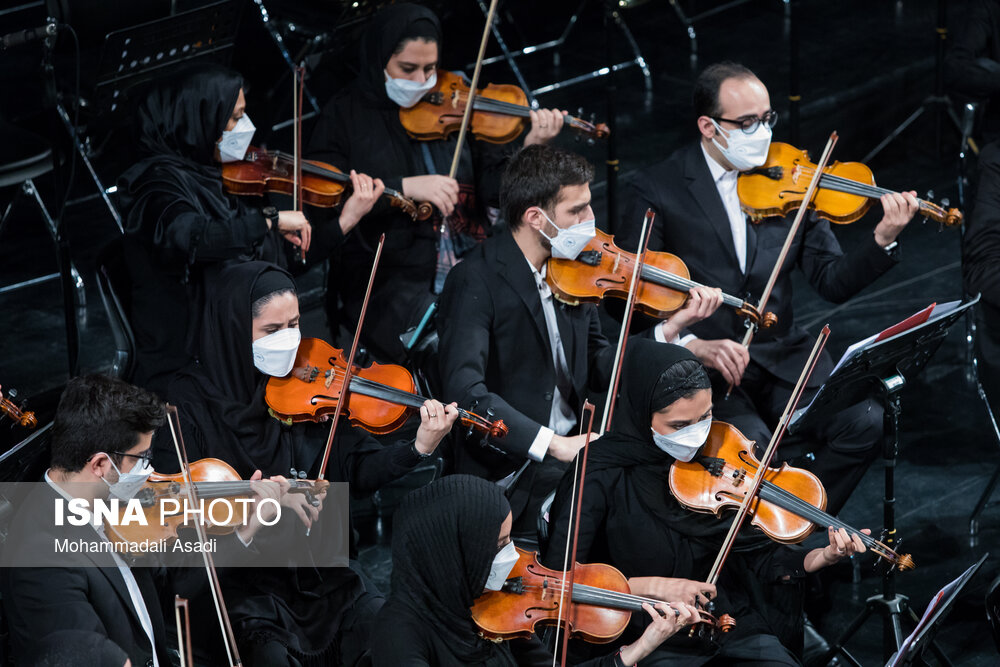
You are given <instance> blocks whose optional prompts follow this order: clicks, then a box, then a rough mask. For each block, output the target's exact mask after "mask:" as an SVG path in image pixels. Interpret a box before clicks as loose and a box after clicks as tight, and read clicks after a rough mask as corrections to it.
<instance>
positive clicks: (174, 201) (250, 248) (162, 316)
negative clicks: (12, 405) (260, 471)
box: [118, 65, 378, 395]
mask: <svg viewBox="0 0 1000 667" xmlns="http://www.w3.org/2000/svg"><path fill="white" fill-rule="evenodd" d="M135 126H136V127H135V132H136V135H137V136H136V138H135V146H136V150H137V152H138V158H139V159H138V161H137V162H136V163H135V164H133V165H132V166H131V167H129V168H128V170H126V171H125V172H124V173H123V174H122V175H121V177H120V179H119V181H118V198H119V203H120V206H121V210H122V215H123V218H124V220H123V224H124V227H125V253H124V257H125V261H126V263H127V266H128V271H129V276H130V282H131V294H130V298H129V301H130V303H131V317H130V321H131V325H132V328H133V331H134V334H135V339H136V347H137V352H136V362H137V365H136V376H135V381H136V382H137V383H138V384H140V385H142V386H145V387H149V388H152V389H154V390H155V391H157V392H159V393H160V394H161V395H162V394H164V393H165V392H166V388H167V385H168V384H169V381H170V377H171V375H172V373H173V372H174V371H176V370H178V369H179V368H181V367H182V366H184V365H185V364H186V363H187V362H188V361H189V360H190V359H191V358H192V356H193V355H194V354H195V353H196V352H197V350H196V349H194V348H193V343H194V342H196V338H197V336H196V332H197V330H198V327H197V321H196V320H197V317H198V316H199V314H200V312H201V309H202V294H203V290H204V283H205V281H206V280H210V279H211V276H212V273H213V271H215V270H216V269H217V268H218V266H220V265H221V264H222V263H224V262H226V261H233V260H237V261H243V260H248V259H266V260H268V261H271V262H276V263H278V264H282V265H283V264H285V263H287V256H288V255H290V254H293V253H302V252H305V251H308V250H309V249H310V248H311V247H312V246H313V245H317V246H322V248H320V247H317V249H316V251H318V252H323V251H325V252H329V250H328V247H329V246H330V245H331V244H333V245H335V244H336V239H337V238H342V237H343V234H344V233H346V232H347V231H349V230H350V228H351V227H352V226H353V225H354V224H356V223H357V221H358V220H360V218H361V216H362V215H364V214H365V213H367V211H368V210H370V208H371V206H372V204H373V203H374V201H375V199H376V198H377V196H378V192H377V184H375V183H374V182H373V181H372V179H371V178H369V177H368V176H365V175H358V174H354V175H353V176H352V179H353V180H354V181H355V188H354V194H353V195H352V196H351V198H350V199H349V200H348V201H347V202H346V203H345V204H344V207H343V208H344V213H343V214H342V215H341V217H340V226H339V227H336V226H335V225H333V226H327V227H323V228H317V229H316V230H314V229H313V227H312V226H311V225H310V224H309V221H308V220H307V219H306V218H305V216H304V215H303V214H302V213H301V212H299V211H288V210H285V211H278V210H277V209H276V208H274V207H273V206H271V207H269V206H267V205H266V202H264V201H259V198H246V197H235V196H232V195H229V194H227V193H226V192H225V191H224V190H223V184H222V177H221V166H220V165H221V163H222V162H230V161H235V160H240V159H242V158H243V155H244V154H245V152H246V149H247V146H249V145H250V142H251V140H252V138H253V135H254V129H255V128H254V125H253V122H252V121H251V120H250V116H249V115H248V114H247V110H246V98H245V96H244V91H243V78H242V77H241V76H240V75H239V74H237V73H236V72H233V71H232V70H229V69H225V68H223V67H219V66H216V65H201V66H197V67H191V68H188V69H185V70H182V71H181V72H178V73H177V74H175V75H173V76H172V77H171V78H169V79H167V80H165V81H162V82H159V83H157V84H156V85H155V87H152V88H151V89H150V90H148V91H147V92H146V94H145V95H144V96H143V97H142V98H141V100H140V101H139V103H138V108H137V110H136V113H135ZM334 227H336V229H334ZM314 231H315V232H316V233H317V235H318V237H319V238H318V239H317V240H318V241H320V243H317V244H314V243H313V240H314V239H313V233H314Z"/></svg>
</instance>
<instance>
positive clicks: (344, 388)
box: [316, 233, 385, 480]
mask: <svg viewBox="0 0 1000 667" xmlns="http://www.w3.org/2000/svg"><path fill="white" fill-rule="evenodd" d="M384 245H385V233H383V234H382V236H380V237H379V240H378V247H377V248H375V259H374V260H373V261H372V272H371V275H370V276H368V289H367V290H366V291H365V300H364V302H363V303H362V304H361V315H360V316H359V317H358V326H357V328H356V329H355V330H354V341H353V342H352V343H351V355H350V356H349V357H348V358H347V369H346V370H345V371H344V380H343V382H344V383H343V384H342V385H341V388H340V398H339V399H338V400H337V409H336V410H334V412H333V423H332V424H330V435H329V436H327V439H326V449H324V450H323V461H322V463H320V466H319V474H318V475H317V476H316V479H317V480H322V479H325V477H326V465H327V463H328V462H329V461H330V450H331V449H333V438H334V436H335V435H336V433H337V424H339V423H340V415H341V413H342V412H343V411H344V403H346V402H347V393H348V388H349V387H350V386H351V378H352V377H353V376H354V357H355V356H356V355H357V353H358V341H359V340H361V327H362V326H364V323H365V315H366V314H367V313H368V302H369V301H370V300H371V297H372V287H373V286H374V285H375V272H376V271H377V270H378V262H379V259H380V258H381V257H382V246H384Z"/></svg>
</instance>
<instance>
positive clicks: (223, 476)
mask: <svg viewBox="0 0 1000 667" xmlns="http://www.w3.org/2000/svg"><path fill="white" fill-rule="evenodd" d="M190 469H191V480H192V482H193V484H194V491H195V493H196V496H197V498H199V499H204V500H212V499H215V498H229V499H236V498H249V497H251V496H252V495H253V490H252V489H251V484H252V483H253V482H250V481H249V480H243V479H240V476H239V474H238V473H237V472H236V471H235V470H233V468H232V466H230V465H229V464H228V463H226V462H225V461H220V460H219V459H212V458H206V459H201V460H199V461H194V462H192V463H191V466H190ZM289 484H290V485H291V486H290V487H289V489H288V493H303V494H306V495H307V497H312V496H314V495H318V494H320V493H322V492H323V491H325V490H326V489H327V488H328V487H329V486H330V483H329V482H327V481H324V480H317V481H310V480H305V479H294V480H289ZM187 492H188V489H187V485H186V484H185V483H184V476H183V473H177V474H175V475H164V474H161V473H155V472H154V473H153V474H152V475H150V476H149V479H148V480H147V481H146V483H145V484H144V485H143V486H142V488H141V489H139V491H138V492H137V493H136V495H135V498H137V499H138V500H139V504H140V508H141V511H142V513H143V517H144V519H145V523H146V524H147V525H141V523H140V522H138V521H130V522H124V521H117V522H115V524H110V523H106V524H105V526H104V529H105V531H106V532H107V534H108V539H110V540H111V541H112V542H117V543H132V544H134V543H141V542H145V541H149V542H170V541H172V540H175V539H177V528H178V527H179V526H181V525H184V524H185V523H186V521H185V514H184V512H177V513H176V514H172V515H171V514H167V515H166V520H165V521H164V522H163V523H161V522H160V505H161V503H163V502H164V501H166V500H170V501H175V502H177V503H180V505H181V506H183V504H184V502H185V500H186V499H187ZM247 508H248V504H247V503H233V502H230V503H209V504H208V505H207V509H206V511H207V512H208V514H209V520H207V521H204V522H203V525H204V527H205V531H206V532H208V533H212V534H216V535H224V534H226V533H231V532H233V531H234V530H236V529H237V528H239V527H240V526H243V525H246V522H247V521H246V519H247V516H246V514H247ZM125 509H126V508H125V507H124V506H123V507H122V508H121V512H122V513H123V514H124V512H125ZM119 518H121V517H119Z"/></svg>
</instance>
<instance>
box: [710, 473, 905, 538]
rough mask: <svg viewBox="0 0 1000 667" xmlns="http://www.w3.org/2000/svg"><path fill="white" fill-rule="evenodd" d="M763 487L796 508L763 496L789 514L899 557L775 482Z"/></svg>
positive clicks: (765, 484)
mask: <svg viewBox="0 0 1000 667" xmlns="http://www.w3.org/2000/svg"><path fill="white" fill-rule="evenodd" d="M724 469H725V470H727V471H733V472H737V470H736V468H735V466H730V465H728V464H727V465H726V466H724ZM747 477H748V478H749V477H752V475H747ZM762 487H763V488H762V489H761V490H762V491H763V490H764V489H767V490H768V491H770V492H772V493H773V494H774V495H777V496H780V497H781V500H782V501H784V502H786V503H788V504H789V505H793V506H794V507H791V506H790V507H783V506H782V505H780V504H779V503H778V502H776V501H774V500H768V499H766V498H764V497H763V494H762V495H761V500H765V501H766V502H771V503H772V504H775V505H778V507H781V508H782V509H786V510H788V511H789V512H792V513H793V514H796V515H798V516H801V517H802V518H803V519H807V520H809V521H812V522H813V523H814V524H816V525H821V526H824V527H826V526H833V527H834V528H844V529H845V530H847V531H848V532H849V533H853V534H857V535H858V536H859V537H860V538H861V541H862V543H864V545H865V546H866V547H871V548H873V549H876V550H877V548H882V549H886V550H888V552H889V553H890V554H892V555H893V556H897V555H898V554H896V552H894V551H893V550H892V549H889V548H888V547H887V546H886V545H884V544H882V543H881V542H879V541H878V540H876V539H875V538H874V537H872V536H871V535H865V534H864V533H862V532H861V531H859V530H857V529H855V528H853V527H852V526H850V525H848V524H846V523H844V522H843V521H841V520H840V519H838V518H837V517H835V516H832V515H830V514H827V513H826V512H824V511H823V510H821V509H819V508H818V507H816V506H815V505H811V504H809V503H807V502H806V501H805V500H803V499H801V498H799V497H798V496H796V495H795V494H793V493H790V492H788V491H786V490H785V489H783V488H781V487H780V486H778V485H777V484H775V483H773V482H771V481H768V480H767V479H765V480H764V482H763V484H762Z"/></svg>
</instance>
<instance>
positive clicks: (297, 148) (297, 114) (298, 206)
mask: <svg viewBox="0 0 1000 667" xmlns="http://www.w3.org/2000/svg"><path fill="white" fill-rule="evenodd" d="M292 74H293V76H292V119H293V121H294V122H293V123H292V135H293V137H292V144H293V145H294V155H293V157H292V159H293V165H294V168H295V187H294V188H292V208H294V209H295V210H296V211H302V103H303V101H304V100H303V93H304V92H305V89H306V68H305V67H303V66H302V65H299V66H298V67H296V68H295V69H294V71H293V73H292ZM301 238H302V237H301V236H300V237H299V239H300V240H301ZM299 250H300V254H299V261H300V262H302V263H303V264H305V263H306V251H305V249H303V248H302V247H301V246H300V248H299Z"/></svg>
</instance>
